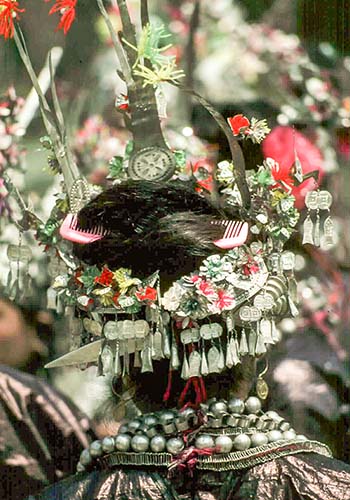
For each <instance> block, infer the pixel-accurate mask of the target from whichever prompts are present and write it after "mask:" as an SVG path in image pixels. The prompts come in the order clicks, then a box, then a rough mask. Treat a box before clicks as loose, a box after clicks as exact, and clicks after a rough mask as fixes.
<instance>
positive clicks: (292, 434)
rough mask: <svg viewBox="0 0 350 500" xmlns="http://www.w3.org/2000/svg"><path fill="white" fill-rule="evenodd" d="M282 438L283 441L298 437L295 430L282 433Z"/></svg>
mask: <svg viewBox="0 0 350 500" xmlns="http://www.w3.org/2000/svg"><path fill="white" fill-rule="evenodd" d="M282 436H283V439H295V438H296V436H297V433H296V432H295V431H293V430H289V431H284V432H283V433H282Z"/></svg>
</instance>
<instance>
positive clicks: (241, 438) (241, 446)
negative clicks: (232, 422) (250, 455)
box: [233, 434, 251, 451]
mask: <svg viewBox="0 0 350 500" xmlns="http://www.w3.org/2000/svg"><path fill="white" fill-rule="evenodd" d="M250 445H251V441H250V437H249V436H247V434H238V436H236V437H235V439H234V440H233V446H234V448H235V449H236V450H239V451H243V450H247V449H248V448H249V447H250Z"/></svg>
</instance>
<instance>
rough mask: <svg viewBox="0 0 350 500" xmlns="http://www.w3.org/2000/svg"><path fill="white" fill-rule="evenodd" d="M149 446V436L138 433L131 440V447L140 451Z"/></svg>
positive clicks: (145, 449)
mask: <svg viewBox="0 0 350 500" xmlns="http://www.w3.org/2000/svg"><path fill="white" fill-rule="evenodd" d="M148 446H149V438H148V437H147V436H142V435H136V436H134V437H133V438H132V440H131V448H132V449H133V450H134V451H137V452H139V453H142V452H144V451H147V450H148Z"/></svg>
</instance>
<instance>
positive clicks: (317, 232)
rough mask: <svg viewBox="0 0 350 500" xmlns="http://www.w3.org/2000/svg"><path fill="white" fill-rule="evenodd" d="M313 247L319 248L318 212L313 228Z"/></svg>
mask: <svg viewBox="0 0 350 500" xmlns="http://www.w3.org/2000/svg"><path fill="white" fill-rule="evenodd" d="M314 245H315V246H316V247H319V246H320V214H319V213H318V210H317V216H316V222H315V228H314Z"/></svg>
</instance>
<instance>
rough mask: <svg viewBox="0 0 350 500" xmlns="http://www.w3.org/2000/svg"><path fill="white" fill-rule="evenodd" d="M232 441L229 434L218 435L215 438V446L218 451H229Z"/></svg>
mask: <svg viewBox="0 0 350 500" xmlns="http://www.w3.org/2000/svg"><path fill="white" fill-rule="evenodd" d="M232 446H233V441H232V439H231V438H230V436H218V437H217V438H216V439H215V448H216V449H217V451H218V453H230V451H231V450H232Z"/></svg>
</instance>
